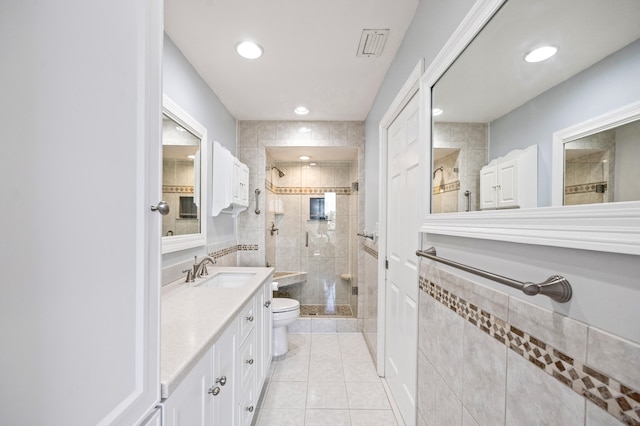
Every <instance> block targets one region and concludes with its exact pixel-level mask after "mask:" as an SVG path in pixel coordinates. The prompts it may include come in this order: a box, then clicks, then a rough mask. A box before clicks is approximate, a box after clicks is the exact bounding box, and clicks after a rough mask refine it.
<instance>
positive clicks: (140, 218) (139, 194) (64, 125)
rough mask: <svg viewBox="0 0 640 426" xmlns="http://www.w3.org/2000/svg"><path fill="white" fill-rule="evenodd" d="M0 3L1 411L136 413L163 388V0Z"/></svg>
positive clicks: (74, 419) (14, 421)
mask: <svg viewBox="0 0 640 426" xmlns="http://www.w3.org/2000/svg"><path fill="white" fill-rule="evenodd" d="M0 9H1V10H2V18H0V19H1V20H2V25H1V27H2V39H3V42H2V48H1V50H2V56H3V57H4V58H11V60H3V61H2V66H1V67H2V77H0V79H1V80H2V98H3V105H6V106H9V105H13V106H15V107H14V108H11V112H10V113H9V114H8V115H7V113H5V114H4V118H5V119H6V120H7V121H9V122H10V124H11V125H8V124H5V125H3V138H2V142H0V158H3V159H4V160H3V161H2V167H0V176H2V179H1V180H2V187H3V188H2V194H3V196H2V200H3V206H2V207H3V208H2V223H3V224H4V226H3V230H2V243H1V247H2V248H0V259H1V260H0V263H1V264H2V297H0V313H1V314H0V315H1V316H2V327H0V329H1V330H0V336H1V341H2V354H1V355H0V376H1V377H2V384H0V423H1V424H3V425H65V426H74V425H97V424H101V425H106V424H109V425H132V424H137V423H139V422H141V421H142V420H143V419H144V418H146V416H147V415H148V414H149V413H150V412H151V410H153V408H154V407H155V406H156V404H158V403H159V402H160V377H159V370H160V369H159V361H158V360H159V356H158V353H159V351H158V348H159V334H160V333H159V303H160V247H161V246H160V229H161V226H160V225H161V223H160V222H161V221H160V215H159V214H158V213H156V212H152V211H151V210H150V209H149V207H150V206H151V205H156V204H157V203H158V201H160V194H161V193H162V184H161V181H160V179H159V176H160V170H159V169H160V167H161V165H162V162H161V155H160V154H161V153H160V147H161V145H160V140H161V138H160V130H161V125H162V117H161V114H160V103H161V96H162V87H161V83H162V76H161V71H162V37H163V32H162V22H163V14H162V2H160V1H146V0H113V1H108V2H89V1H71V0H59V1H55V2H54V1H37V2H26V1H9V2H7V1H3V2H2V6H1V7H0ZM70 12H71V13H72V14H73V16H82V19H70ZM76 14H77V15H76ZM10 21H11V22H14V23H15V24H11V25H9V24H8V23H9V22H10ZM62 22H64V24H62V25H59V23H62ZM80 34H81V36H79V35H80ZM34 42H35V43H37V48H34ZM27 52H28V54H27ZM107 52H117V58H118V63H117V64H116V63H115V62H112V63H105V56H106V55H109V53H107ZM109 62H111V61H109ZM125 64H126V65H125ZM69 88H72V89H71V90H69ZM5 111H6V109H5ZM7 121H5V122H4V123H7ZM116 123H117V124H116ZM89 140H90V142H89ZM97 265H100V266H98V267H97ZM107 265H108V266H107ZM105 266H106V267H105Z"/></svg>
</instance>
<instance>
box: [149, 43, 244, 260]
mask: <svg viewBox="0 0 640 426" xmlns="http://www.w3.org/2000/svg"><path fill="white" fill-rule="evenodd" d="M162 71H163V92H164V93H165V94H166V95H167V96H168V97H169V98H171V100H173V101H174V102H175V103H176V104H178V105H179V106H180V107H181V108H182V109H184V110H185V111H186V112H187V113H188V114H189V115H191V116H192V117H193V118H195V119H196V120H197V121H199V122H200V124H202V125H203V126H204V127H205V128H206V129H207V135H208V138H209V140H210V141H218V142H220V144H222V145H223V146H224V147H225V148H227V149H228V150H229V151H231V152H232V153H234V154H235V153H236V119H235V118H234V117H233V116H232V115H231V114H230V113H229V111H228V110H227V109H226V107H225V106H224V105H223V104H222V102H220V99H218V96H217V95H216V94H215V93H214V92H213V91H212V90H211V88H210V87H209V86H208V85H207V84H206V83H205V81H204V80H203V79H202V78H201V77H200V75H198V73H197V72H196V70H195V69H194V68H193V66H192V65H191V64H190V63H189V61H187V59H186V58H185V57H184V55H183V54H182V52H181V51H180V50H179V49H178V48H177V47H176V45H175V44H174V43H173V41H171V39H170V38H169V37H168V36H167V35H166V34H165V36H164V57H163V64H162ZM209 170H211V158H209ZM208 186H209V188H210V187H211V176H208ZM208 221H209V222H208V223H207V234H208V235H207V244H209V245H211V244H216V243H219V242H223V241H228V240H233V239H234V238H235V221H234V219H233V218H232V217H231V215H227V214H221V215H219V216H216V217H214V218H212V217H209V218H208ZM206 253H207V250H206V248H205V247H197V248H194V249H190V250H182V251H179V252H175V253H168V254H165V255H163V256H162V261H163V264H164V265H165V266H168V265H172V264H176V263H179V262H181V261H184V260H188V259H192V258H193V256H196V255H197V256H203V255H205V254H206Z"/></svg>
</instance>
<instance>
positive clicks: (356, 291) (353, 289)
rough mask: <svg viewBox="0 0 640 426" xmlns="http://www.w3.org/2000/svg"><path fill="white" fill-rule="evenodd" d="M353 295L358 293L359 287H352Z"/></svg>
mask: <svg viewBox="0 0 640 426" xmlns="http://www.w3.org/2000/svg"><path fill="white" fill-rule="evenodd" d="M351 295H352V296H357V295H358V287H351Z"/></svg>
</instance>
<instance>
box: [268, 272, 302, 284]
mask: <svg viewBox="0 0 640 426" xmlns="http://www.w3.org/2000/svg"><path fill="white" fill-rule="evenodd" d="M273 281H276V282H277V283H278V288H282V287H288V286H290V285H294V284H299V283H302V284H304V283H306V282H307V273H306V272H298V271H276V272H275V273H274V274H273Z"/></svg>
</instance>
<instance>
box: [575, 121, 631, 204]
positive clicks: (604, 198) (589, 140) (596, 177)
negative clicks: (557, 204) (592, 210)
mask: <svg viewBox="0 0 640 426" xmlns="http://www.w3.org/2000/svg"><path fill="white" fill-rule="evenodd" d="M638 159H640V120H636V121H634V122H631V123H627V124H624V125H622V126H617V127H614V128H612V129H608V130H605V131H601V132H598V133H594V134H592V135H589V136H585V137H581V138H579V139H575V140H572V141H570V142H566V143H565V144H564V205H577V204H596V203H611V202H616V201H638V200H640V183H639V182H638V164H637V161H638Z"/></svg>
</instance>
